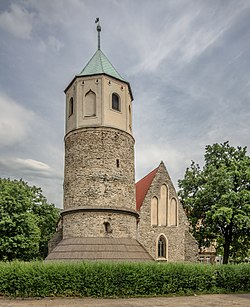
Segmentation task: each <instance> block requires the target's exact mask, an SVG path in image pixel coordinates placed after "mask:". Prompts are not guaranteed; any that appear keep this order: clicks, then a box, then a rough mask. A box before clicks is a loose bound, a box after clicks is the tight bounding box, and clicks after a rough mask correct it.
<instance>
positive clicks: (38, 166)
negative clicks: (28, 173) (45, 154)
mask: <svg viewBox="0 0 250 307" xmlns="http://www.w3.org/2000/svg"><path fill="white" fill-rule="evenodd" d="M16 162H17V164H19V165H20V166H21V167H24V168H28V169H30V170H35V171H48V170H50V167H49V166H48V165H47V164H45V163H43V162H40V161H36V160H33V159H20V158H17V159H16Z"/></svg>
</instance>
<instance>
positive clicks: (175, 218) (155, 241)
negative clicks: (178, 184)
mask: <svg viewBox="0 0 250 307" xmlns="http://www.w3.org/2000/svg"><path fill="white" fill-rule="evenodd" d="M140 189H142V190H140ZM136 190H137V194H136V195H137V197H139V196H140V198H137V210H138V211H139V213H140V222H139V227H138V229H139V241H140V242H141V243H142V244H143V245H144V246H145V247H146V249H147V250H148V252H149V253H150V254H151V256H152V257H153V258H154V259H156V260H167V261H185V260H186V250H187V248H186V245H185V236H186V232H188V221H187V218H186V215H185V212H184V210H183V208H182V205H181V203H180V202H179V200H178V196H177V193H176V191H175V188H174V185H173V183H172V180H171V178H170V176H169V174H168V171H167V169H166V167H165V165H164V163H163V162H161V163H160V165H159V167H157V168H156V169H155V170H153V171H152V172H151V173H149V174H148V175H147V176H145V177H144V178H143V179H142V180H140V181H139V182H138V183H137V184H136ZM143 196H144V197H143ZM139 204H140V206H138V205H139ZM190 258H192V256H190Z"/></svg>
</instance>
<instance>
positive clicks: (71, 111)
mask: <svg viewBox="0 0 250 307" xmlns="http://www.w3.org/2000/svg"><path fill="white" fill-rule="evenodd" d="M73 113H74V100H73V97H71V98H70V100H69V116H70V115H72V114H73Z"/></svg>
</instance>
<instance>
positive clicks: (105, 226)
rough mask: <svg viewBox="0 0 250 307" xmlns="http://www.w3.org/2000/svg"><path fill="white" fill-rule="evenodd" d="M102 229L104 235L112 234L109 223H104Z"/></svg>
mask: <svg viewBox="0 0 250 307" xmlns="http://www.w3.org/2000/svg"><path fill="white" fill-rule="evenodd" d="M104 229H105V233H111V232H112V229H111V226H110V223H109V222H105V223H104Z"/></svg>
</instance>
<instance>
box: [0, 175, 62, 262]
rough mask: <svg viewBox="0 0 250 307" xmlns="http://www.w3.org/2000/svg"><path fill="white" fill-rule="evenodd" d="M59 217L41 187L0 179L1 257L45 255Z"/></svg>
mask: <svg viewBox="0 0 250 307" xmlns="http://www.w3.org/2000/svg"><path fill="white" fill-rule="evenodd" d="M58 218H59V209H58V208H55V206H54V205H52V204H48V202H47V200H46V198H45V197H44V196H43V195H42V190H41V189H40V188H37V187H35V186H33V187H31V186H29V185H28V184H27V183H26V182H24V181H23V180H10V179H1V178H0V260H13V259H22V260H31V259H34V258H44V257H46V255H47V244H48V240H49V239H50V237H51V235H52V234H53V233H54V231H55V226H56V222H57V220H58Z"/></svg>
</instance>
